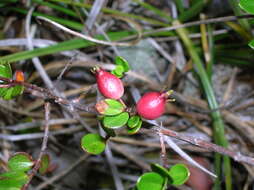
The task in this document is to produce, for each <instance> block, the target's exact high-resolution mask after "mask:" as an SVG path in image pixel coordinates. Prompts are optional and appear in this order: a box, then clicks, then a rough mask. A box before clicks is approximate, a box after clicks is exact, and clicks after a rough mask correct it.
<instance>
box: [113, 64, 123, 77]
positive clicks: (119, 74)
mask: <svg viewBox="0 0 254 190" xmlns="http://www.w3.org/2000/svg"><path fill="white" fill-rule="evenodd" d="M111 73H112V74H113V75H115V76H117V77H118V78H121V77H122V76H123V73H124V67H123V66H122V65H117V66H116V68H115V69H114V70H112V71H111Z"/></svg>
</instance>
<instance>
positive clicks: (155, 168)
mask: <svg viewBox="0 0 254 190" xmlns="http://www.w3.org/2000/svg"><path fill="white" fill-rule="evenodd" d="M151 169H152V171H153V172H156V173H158V174H160V175H161V176H164V177H167V178H169V179H170V181H172V178H171V176H170V175H169V172H168V170H167V169H166V168H164V167H163V166H161V165H160V164H156V163H152V164H151Z"/></svg>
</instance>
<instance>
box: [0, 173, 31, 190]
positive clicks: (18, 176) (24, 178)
mask: <svg viewBox="0 0 254 190" xmlns="http://www.w3.org/2000/svg"><path fill="white" fill-rule="evenodd" d="M28 179H29V178H28V175H27V174H26V173H24V172H23V171H10V172H6V173H3V174H1V175H0V181H1V180H13V181H15V182H14V184H15V183H16V185H17V186H22V185H24V184H26V183H27V182H28ZM16 185H15V186H16ZM0 189H1V186H0Z"/></svg>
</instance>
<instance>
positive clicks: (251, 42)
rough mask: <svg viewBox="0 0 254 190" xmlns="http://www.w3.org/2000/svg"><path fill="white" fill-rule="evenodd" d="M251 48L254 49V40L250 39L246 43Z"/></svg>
mask: <svg viewBox="0 0 254 190" xmlns="http://www.w3.org/2000/svg"><path fill="white" fill-rule="evenodd" d="M248 45H249V46H250V47H251V48H252V49H254V40H251V41H250V42H249V44H248Z"/></svg>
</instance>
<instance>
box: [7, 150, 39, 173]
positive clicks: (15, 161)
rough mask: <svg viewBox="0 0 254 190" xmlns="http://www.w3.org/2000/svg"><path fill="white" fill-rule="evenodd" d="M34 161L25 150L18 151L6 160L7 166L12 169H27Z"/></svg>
mask: <svg viewBox="0 0 254 190" xmlns="http://www.w3.org/2000/svg"><path fill="white" fill-rule="evenodd" d="M33 165H34V162H33V160H32V158H31V156H30V155H28V154H27V153H25V152H19V153H16V154H15V155H13V156H12V157H11V158H10V159H9V160H8V167H9V169H10V170H12V171H24V172H25V171H28V170H30V169H31V168H32V166H33Z"/></svg>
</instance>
